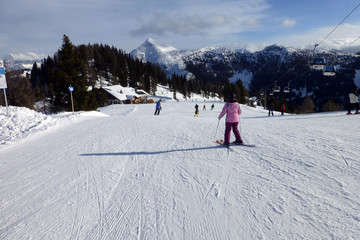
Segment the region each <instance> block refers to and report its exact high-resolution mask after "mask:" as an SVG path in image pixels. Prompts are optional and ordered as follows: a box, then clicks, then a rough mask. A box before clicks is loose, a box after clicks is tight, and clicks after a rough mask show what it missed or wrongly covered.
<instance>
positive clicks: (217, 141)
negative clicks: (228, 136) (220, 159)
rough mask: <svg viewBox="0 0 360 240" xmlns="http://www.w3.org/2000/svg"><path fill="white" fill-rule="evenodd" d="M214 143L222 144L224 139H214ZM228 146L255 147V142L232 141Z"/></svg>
mask: <svg viewBox="0 0 360 240" xmlns="http://www.w3.org/2000/svg"><path fill="white" fill-rule="evenodd" d="M216 143H218V144H220V145H224V140H222V139H221V140H216ZM224 146H225V145H224ZM229 146H244V147H255V144H247V143H242V144H238V143H235V142H232V143H230V145H229Z"/></svg>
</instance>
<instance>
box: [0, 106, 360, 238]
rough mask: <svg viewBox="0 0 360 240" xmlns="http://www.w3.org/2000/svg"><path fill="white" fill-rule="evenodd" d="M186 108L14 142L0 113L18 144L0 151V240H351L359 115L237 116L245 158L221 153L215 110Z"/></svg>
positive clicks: (50, 122)
mask: <svg viewBox="0 0 360 240" xmlns="http://www.w3.org/2000/svg"><path fill="white" fill-rule="evenodd" d="M198 104H199V106H200V109H202V106H203V104H204V102H198ZM205 104H206V105H207V109H210V105H211V103H210V102H205ZM194 105H195V102H179V103H178V102H174V101H167V102H165V103H163V104H162V106H163V110H162V112H161V113H160V115H159V116H154V115H153V113H154V110H155V105H154V104H150V105H113V106H109V107H106V108H102V109H100V112H91V113H84V112H81V113H76V114H75V115H72V114H63V115H57V116H53V117H51V119H49V117H48V116H47V117H44V118H43V119H41V118H40V117H33V118H34V119H36V121H35V123H33V125H30V124H29V125H28V126H27V128H26V126H24V127H23V128H22V130H16V129H15V128H14V127H12V126H11V123H10V122H6V121H9V120H5V116H4V113H5V110H4V108H1V112H0V116H1V122H2V123H1V125H0V127H1V132H2V134H3V136H5V135H6V134H8V135H9V134H10V133H11V131H18V132H19V134H20V136H17V137H15V138H14V139H12V138H11V137H7V138H5V137H2V139H1V140H2V141H1V145H0V165H1V168H0V239H171V240H173V239H207V240H208V239H234V240H237V239H245V240H246V239H284V240H285V239H286V240H288V239H359V236H360V190H359V186H360V152H359V147H360V135H359V127H360V115H359V116H355V115H352V116H346V115H345V112H334V113H317V114H304V115H285V116H279V113H276V116H274V117H268V116H267V112H265V111H264V110H262V109H260V108H257V109H255V108H251V107H246V106H242V109H243V114H242V115H241V124H240V128H241V133H242V136H243V140H244V141H245V142H248V143H253V144H256V147H255V148H247V147H241V146H233V147H231V148H230V149H226V148H223V147H222V146H220V145H217V144H216V143H215V140H216V139H222V138H223V133H224V125H225V124H224V119H222V120H221V121H220V124H219V128H218V131H217V132H216V127H217V123H218V119H217V116H218V114H219V112H220V110H221V108H222V106H223V103H220V102H215V110H214V111H210V110H207V111H202V110H200V115H199V117H198V118H195V117H193V115H194ZM21 112H22V111H19V112H17V113H16V114H17V116H21V115H22V113H21ZM11 118H12V119H14V118H16V116H15V115H14V114H11ZM24 119H32V117H28V118H24ZM25 121H26V120H22V124H24V125H26V123H25ZM19 124H20V123H19ZM19 124H18V125H19ZM24 129H25V130H24ZM233 139H234V136H233V135H232V140H233Z"/></svg>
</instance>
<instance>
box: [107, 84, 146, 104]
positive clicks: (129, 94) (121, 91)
mask: <svg viewBox="0 0 360 240" xmlns="http://www.w3.org/2000/svg"><path fill="white" fill-rule="evenodd" d="M103 89H104V90H105V91H107V92H108V93H110V94H111V95H113V96H114V97H116V98H117V99H119V100H120V101H125V100H131V99H132V98H133V97H137V98H141V97H146V96H149V94H148V93H147V92H145V91H144V90H142V89H138V90H135V88H132V87H123V86H121V85H113V86H106V87H103Z"/></svg>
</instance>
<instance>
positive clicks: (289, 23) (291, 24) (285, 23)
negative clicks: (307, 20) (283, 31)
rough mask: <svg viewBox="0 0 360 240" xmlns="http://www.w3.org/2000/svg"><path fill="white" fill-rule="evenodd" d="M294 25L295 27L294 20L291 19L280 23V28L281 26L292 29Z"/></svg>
mask: <svg viewBox="0 0 360 240" xmlns="http://www.w3.org/2000/svg"><path fill="white" fill-rule="evenodd" d="M294 25H296V20H293V19H285V20H284V21H283V22H282V23H281V26H283V27H292V26H294Z"/></svg>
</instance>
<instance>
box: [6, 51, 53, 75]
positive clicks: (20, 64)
mask: <svg viewBox="0 0 360 240" xmlns="http://www.w3.org/2000/svg"><path fill="white" fill-rule="evenodd" d="M46 57H47V55H46V54H37V53H33V52H28V53H21V54H12V53H11V54H9V55H7V56H5V57H4V58H3V59H4V64H5V67H6V69H8V70H10V71H13V70H22V69H31V68H32V65H33V64H34V62H36V63H40V62H41V61H42V60H43V59H44V58H46Z"/></svg>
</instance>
